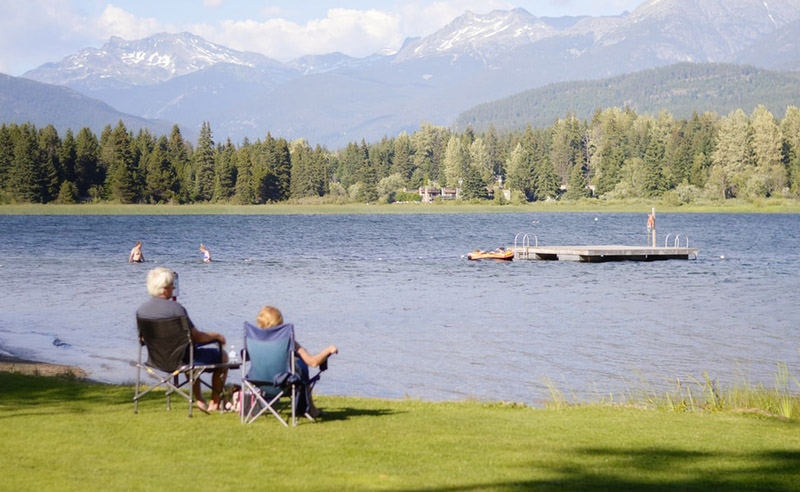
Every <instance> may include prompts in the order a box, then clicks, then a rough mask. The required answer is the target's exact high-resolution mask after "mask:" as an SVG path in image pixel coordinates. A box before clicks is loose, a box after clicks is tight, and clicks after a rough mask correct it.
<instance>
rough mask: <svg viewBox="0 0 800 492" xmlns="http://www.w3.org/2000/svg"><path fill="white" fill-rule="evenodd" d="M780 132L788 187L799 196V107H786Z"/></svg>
mask: <svg viewBox="0 0 800 492" xmlns="http://www.w3.org/2000/svg"><path fill="white" fill-rule="evenodd" d="M781 133H782V135H783V142H784V145H783V147H784V159H785V162H786V168H787V170H788V173H789V187H790V189H791V191H792V193H794V195H795V197H797V196H800V109H798V108H797V107H796V106H789V107H788V108H786V116H785V117H784V118H783V121H782V122H781Z"/></svg>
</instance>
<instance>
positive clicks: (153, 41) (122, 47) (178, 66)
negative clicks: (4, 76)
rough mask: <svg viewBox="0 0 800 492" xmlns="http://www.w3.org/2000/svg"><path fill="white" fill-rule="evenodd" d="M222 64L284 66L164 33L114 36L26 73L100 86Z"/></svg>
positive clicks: (42, 79)
mask: <svg viewBox="0 0 800 492" xmlns="http://www.w3.org/2000/svg"><path fill="white" fill-rule="evenodd" d="M219 63H226V64H230V65H240V66H244V67H250V68H255V67H264V66H267V67H270V66H271V67H274V68H277V67H281V64H280V63H279V62H277V61H274V60H271V59H270V58H267V57H266V56H264V55H260V54H258V53H247V52H242V51H236V50H232V49H230V48H226V47H224V46H220V45H218V44H214V43H211V42H209V41H206V40H204V39H203V38H201V37H200V36H196V35H194V34H190V33H186V32H185V33H181V34H167V33H161V34H156V35H154V36H150V37H148V38H144V39H140V40H136V41H126V40H124V39H122V38H119V37H112V38H111V39H110V40H109V42H108V43H106V44H104V45H103V46H102V47H101V48H100V49H95V48H86V49H83V50H81V51H79V52H77V53H75V54H74V55H71V56H68V57H66V58H64V59H63V60H61V61H60V62H58V63H47V64H45V65H42V66H41V67H39V68H36V69H34V70H31V71H30V72H28V73H26V74H25V75H24V76H25V77H27V78H30V79H34V80H37V81H39V82H45V83H49V84H58V85H67V86H70V87H73V88H85V89H89V90H96V89H100V88H104V87H118V88H120V87H131V86H139V85H154V84H158V83H160V82H164V81H167V80H170V79H173V78H175V77H180V76H182V75H186V74H190V73H193V72H196V71H198V70H203V69H205V68H208V67H211V66H213V65H216V64H219Z"/></svg>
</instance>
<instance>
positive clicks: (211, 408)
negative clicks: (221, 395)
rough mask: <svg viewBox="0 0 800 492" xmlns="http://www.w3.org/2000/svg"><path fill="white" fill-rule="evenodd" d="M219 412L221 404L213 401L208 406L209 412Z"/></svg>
mask: <svg viewBox="0 0 800 492" xmlns="http://www.w3.org/2000/svg"><path fill="white" fill-rule="evenodd" d="M217 410H219V403H215V402H214V400H211V403H209V404H208V411H209V412H216V411H217Z"/></svg>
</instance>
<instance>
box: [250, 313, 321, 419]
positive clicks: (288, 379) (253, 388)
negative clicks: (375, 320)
mask: <svg viewBox="0 0 800 492" xmlns="http://www.w3.org/2000/svg"><path fill="white" fill-rule="evenodd" d="M323 366H324V367H323ZM326 368H327V364H323V365H322V366H320V372H319V373H317V375H316V376H314V377H313V378H310V379H308V375H305V378H304V377H303V375H301V374H299V371H298V370H297V367H296V364H295V342H294V325H292V324H291V323H287V324H283V325H280V326H277V327H275V328H269V329H261V328H258V327H256V326H254V325H252V324H250V323H248V322H245V323H244V349H243V350H242V389H241V394H240V398H241V399H240V402H241V406H240V409H239V413H240V416H241V419H242V422H243V423H248V424H249V423H252V422H254V421H255V420H256V419H257V418H258V417H260V416H261V415H263V414H264V413H265V412H267V411H269V412H270V413H271V414H272V415H274V416H275V418H277V419H278V420H279V421H280V422H281V423H282V424H283V425H284V426H286V427H289V424H288V423H287V422H286V420H285V419H284V418H283V417H281V415H280V413H278V410H277V408H276V404H277V403H278V402H279V400H280V399H281V397H283V396H289V397H290V404H291V420H292V426H296V425H297V410H298V408H297V407H298V402H301V403H303V402H304V403H303V405H304V408H302V409H300V410H301V411H302V414H303V415H305V416H306V417H307V418H308V419H309V420H311V421H313V420H314V418H313V417H311V415H309V413H308V409H307V406H308V401H309V398H308V396H309V394H310V392H311V390H312V389H313V387H314V384H316V382H317V381H318V380H319V377H320V374H321V372H322V371H324V370H325V369H326Z"/></svg>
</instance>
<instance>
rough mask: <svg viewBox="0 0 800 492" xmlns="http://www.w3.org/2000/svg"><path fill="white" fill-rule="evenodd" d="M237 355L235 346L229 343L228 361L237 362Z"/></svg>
mask: <svg viewBox="0 0 800 492" xmlns="http://www.w3.org/2000/svg"><path fill="white" fill-rule="evenodd" d="M238 359H239V355H238V354H237V353H236V347H235V346H234V345H231V350H230V352H228V362H237V361H238Z"/></svg>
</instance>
